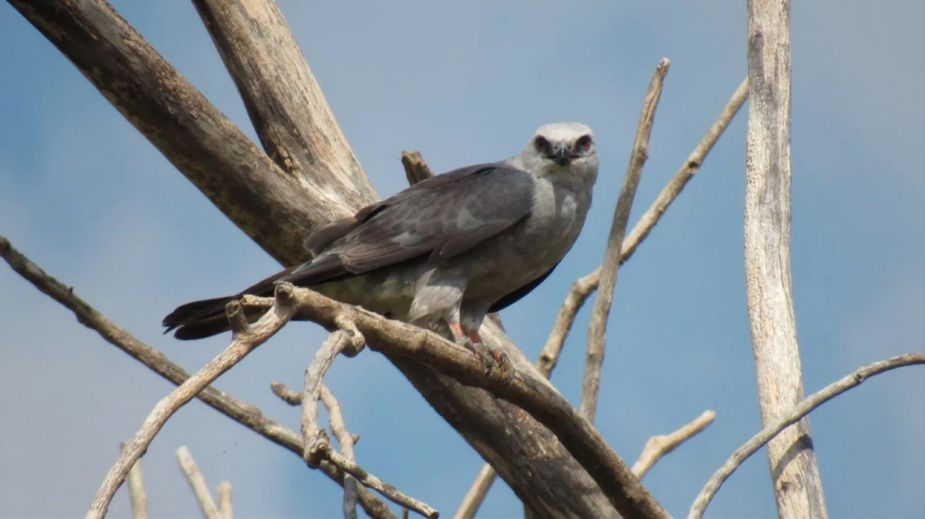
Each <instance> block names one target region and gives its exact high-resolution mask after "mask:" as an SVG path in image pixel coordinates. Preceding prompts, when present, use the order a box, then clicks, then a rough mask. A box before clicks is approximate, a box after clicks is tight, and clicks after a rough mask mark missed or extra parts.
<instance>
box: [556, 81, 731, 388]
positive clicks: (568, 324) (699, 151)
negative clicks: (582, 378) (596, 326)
mask: <svg viewBox="0 0 925 519" xmlns="http://www.w3.org/2000/svg"><path fill="white" fill-rule="evenodd" d="M747 98H748V79H747V78H746V79H745V80H743V81H742V83H741V84H740V85H739V87H738V88H737V89H736V91H735V92H734V93H733V94H732V97H731V98H730V99H729V101H728V102H727V103H726V106H724V107H723V109H722V111H721V112H720V114H719V117H717V119H716V120H715V121H714V122H713V125H712V126H710V129H709V130H707V133H706V134H705V135H704V136H703V138H702V139H701V140H700V142H699V143H698V144H697V146H696V147H695V148H694V149H693V151H691V154H690V155H688V157H687V160H686V161H684V163H683V164H681V167H680V168H678V171H677V172H676V173H675V175H674V177H672V178H671V180H669V181H668V184H666V185H665V187H664V188H662V191H661V192H660V193H659V194H658V197H656V199H655V201H654V202H652V205H650V206H649V208H648V209H646V212H645V213H643V215H642V216H641V217H640V218H639V221H638V222H636V225H635V226H633V230H632V231H630V233H629V235H627V236H626V238H625V239H624V240H623V246H622V247H621V252H620V264H621V265H622V264H623V263H626V261H627V260H629V259H630V257H632V255H633V253H634V252H636V248H637V247H639V244H640V243H642V240H644V239H645V238H646V237H647V236H648V235H649V233H650V232H652V229H653V228H655V224H657V223H658V221H659V220H660V219H661V217H662V215H663V214H665V211H667V210H668V206H670V205H671V203H672V202H674V200H675V198H677V197H678V195H680V194H681V191H682V190H683V189H684V186H686V185H687V183H688V182H689V181H690V180H691V179H692V178H694V175H696V174H697V172H699V171H700V167H701V166H702V165H703V163H704V161H705V160H706V158H707V155H709V153H710V150H712V149H713V146H714V145H715V144H716V142H717V141H718V140H719V138H720V136H721V135H722V134H723V132H724V131H725V130H726V128H727V127H728V126H729V123H731V122H732V119H733V118H734V117H735V115H736V113H738V111H739V109H740V108H741V107H742V105H743V104H744V103H745V100H746V99H747ZM600 280H601V267H597V268H596V269H594V270H593V271H591V272H589V273H588V274H586V275H585V276H583V277H580V278H578V280H576V281H575V282H574V283H573V284H572V288H571V289H570V290H569V293H568V295H567V296H566V297H565V302H563V303H562V307H561V308H560V309H559V314H558V315H557V316H556V324H555V325H554V326H553V329H552V332H551V333H550V334H549V338H548V339H547V340H546V345H545V346H544V347H543V353H542V354H541V361H542V364H543V366H544V368H543V369H546V368H545V367H546V366H548V369H550V370H551V369H552V367H553V366H555V362H556V361H557V360H558V358H559V352H561V351H562V346H563V344H564V343H565V338H566V337H567V336H568V334H569V332H570V331H571V329H572V324H573V323H574V322H575V316H576V315H577V314H578V311H579V310H580V309H581V307H582V305H584V303H585V301H586V300H587V299H588V297H589V296H590V295H591V294H592V293H593V292H594V291H595V290H597V287H598V285H599V284H600Z"/></svg>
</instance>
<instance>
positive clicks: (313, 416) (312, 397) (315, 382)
mask: <svg viewBox="0 0 925 519" xmlns="http://www.w3.org/2000/svg"><path fill="white" fill-rule="evenodd" d="M349 345H350V339H349V337H348V334H347V332H345V331H344V330H337V331H335V332H334V333H332V334H331V335H329V336H328V338H327V339H325V341H324V343H322V344H321V347H320V348H318V351H317V352H316V353H315V356H314V358H312V361H311V363H310V364H309V365H308V368H307V369H306V370H305V389H304V390H303V392H302V444H303V445H304V450H303V452H302V459H304V460H305V461H306V462H308V465H309V466H310V467H312V468H316V467H317V466H318V464H319V463H321V460H320V459H314V458H312V456H310V453H311V452H312V444H313V443H314V442H315V441H317V438H318V436H319V435H320V434H321V431H322V429H321V427H320V426H319V425H318V401H319V400H320V399H321V385H322V382H323V381H324V375H325V374H326V373H327V372H328V370H329V369H330V368H331V365H332V364H333V363H334V358H335V357H336V356H337V355H338V354H339V353H340V352H342V351H343V350H344V349H346V348H347V347H348V346H349Z"/></svg>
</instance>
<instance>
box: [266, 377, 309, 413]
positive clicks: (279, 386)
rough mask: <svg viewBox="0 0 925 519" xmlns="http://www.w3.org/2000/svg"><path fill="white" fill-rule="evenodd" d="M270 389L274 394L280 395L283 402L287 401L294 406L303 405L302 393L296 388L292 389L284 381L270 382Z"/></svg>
mask: <svg viewBox="0 0 925 519" xmlns="http://www.w3.org/2000/svg"><path fill="white" fill-rule="evenodd" d="M270 390H271V391H273V394H274V395H276V396H278V397H279V398H280V399H281V400H282V401H283V402H286V403H287V404H289V405H291V406H293V407H295V406H297V405H302V393H299V392H298V391H296V390H294V389H290V388H289V387H287V386H286V384H283V383H282V382H273V383H272V384H270Z"/></svg>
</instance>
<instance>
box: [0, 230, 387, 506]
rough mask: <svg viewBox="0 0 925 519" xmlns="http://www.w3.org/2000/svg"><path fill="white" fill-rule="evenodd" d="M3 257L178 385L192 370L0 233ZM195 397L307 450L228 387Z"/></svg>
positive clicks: (367, 501) (363, 500) (367, 498)
mask: <svg viewBox="0 0 925 519" xmlns="http://www.w3.org/2000/svg"><path fill="white" fill-rule="evenodd" d="M0 256H2V257H3V259H5V260H6V261H7V263H8V264H9V265H10V267H12V268H13V270H14V271H16V272H17V273H18V274H20V275H21V276H22V277H23V278H25V279H26V280H27V281H29V282H30V283H32V284H33V285H34V286H35V287H36V288H37V289H39V290H40V291H42V292H44V293H45V294H47V295H48V296H49V297H51V298H52V299H54V300H55V301H57V302H58V303H60V304H61V305H63V306H64V307H66V308H68V309H69V310H71V311H72V312H74V316H75V317H77V320H78V321H79V322H80V323H81V324H83V325H84V326H86V327H88V328H90V329H92V330H94V331H96V332H97V333H99V334H100V336H101V337H102V338H103V339H105V340H106V341H107V342H109V343H110V344H112V345H113V346H115V347H117V348H119V349H120V350H122V351H124V352H125V353H127V354H128V355H130V356H131V357H132V358H134V359H135V360H137V361H139V362H141V363H142V364H144V365H145V366H147V367H148V368H149V369H151V370H152V371H154V372H155V373H157V374H158V375H160V376H162V377H164V378H165V379H167V380H168V381H169V382H172V383H173V384H176V385H180V384H182V383H184V382H185V381H186V380H187V379H188V378H189V374H188V373H187V372H186V371H185V370H184V369H183V368H181V367H180V366H179V365H177V364H176V363H174V362H172V361H171V360H170V359H168V358H167V356H166V355H164V354H163V353H161V352H159V351H157V350H155V349H154V348H151V347H150V346H148V345H147V344H145V343H143V342H141V341H139V340H138V339H137V338H135V337H134V336H132V335H131V334H130V333H128V332H126V331H125V330H123V329H122V328H120V327H118V326H117V325H115V324H114V323H113V322H111V321H109V320H108V319H107V318H106V317H104V316H103V315H102V314H101V313H99V312H98V311H97V310H96V309H95V308H93V307H91V306H90V305H89V304H87V303H86V302H85V301H83V300H82V299H81V298H80V297H79V296H78V295H77V294H75V293H74V291H73V290H72V289H71V288H69V287H67V286H66V285H64V284H62V283H61V282H59V281H58V280H56V279H54V278H52V277H51V276H49V275H47V274H46V273H45V272H44V271H43V270H42V269H41V268H39V266H38V265H36V264H35V263H33V262H31V261H30V260H29V259H28V258H26V257H25V256H23V255H22V254H21V253H20V252H19V251H17V250H16V249H15V248H14V247H13V246H12V244H10V242H9V241H8V240H7V239H6V238H4V237H2V236H0ZM196 397H197V398H199V399H200V400H202V401H203V402H204V403H206V404H207V405H209V406H210V407H212V408H213V409H215V410H216V411H218V412H220V413H222V414H224V415H225V416H227V417H229V418H231V419H232V420H234V421H236V422H238V423H240V424H241V425H243V426H245V427H247V428H249V429H251V430H252V431H254V432H256V433H257V434H260V435H261V436H263V437H265V438H267V439H268V440H270V441H271V442H273V443H276V444H277V445H280V446H282V447H284V448H286V449H288V450H289V451H291V452H293V453H294V454H296V455H298V456H301V455H302V439H301V437H300V436H299V435H298V434H296V433H295V432H294V431H292V430H290V429H288V428H286V427H284V426H282V425H281V424H279V423H278V422H276V421H274V420H272V419H270V418H267V417H266V416H264V415H263V413H261V412H260V409H258V408H257V407H256V406H255V405H253V404H250V403H247V402H243V401H241V400H238V399H236V398H234V397H231V396H229V395H228V394H227V393H225V392H224V391H220V390H218V389H216V388H214V387H211V386H210V387H207V388H206V389H205V390H203V391H202V392H201V393H199V394H198V395H196ZM321 471H322V472H323V473H324V474H325V475H326V476H328V477H329V478H331V479H332V480H334V481H335V482H337V483H339V484H341V485H343V479H344V475H343V473H342V472H340V471H339V470H338V469H337V468H336V467H334V466H332V465H330V464H322V466H321ZM360 504H361V505H362V506H363V509H364V510H366V512H367V513H368V514H370V515H371V516H373V517H382V518H390V517H393V516H392V514H391V512H389V509H388V507H387V506H386V505H385V503H383V502H382V501H380V500H378V499H377V498H376V497H375V496H374V495H372V494H371V493H370V492H368V491H366V490H365V489H361V492H360Z"/></svg>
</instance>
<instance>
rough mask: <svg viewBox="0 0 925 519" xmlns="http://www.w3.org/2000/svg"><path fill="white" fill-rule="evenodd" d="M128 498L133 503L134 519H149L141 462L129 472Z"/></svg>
mask: <svg viewBox="0 0 925 519" xmlns="http://www.w3.org/2000/svg"><path fill="white" fill-rule="evenodd" d="M128 496H129V501H131V503H132V519H148V517H150V516H149V515H148V494H147V493H146V492H145V483H144V478H143V477H142V475H141V460H140V459H139V460H138V461H136V462H135V464H134V465H132V469H131V470H129V471H128Z"/></svg>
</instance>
